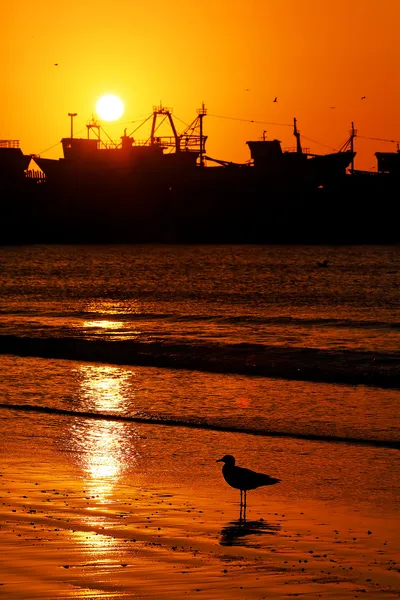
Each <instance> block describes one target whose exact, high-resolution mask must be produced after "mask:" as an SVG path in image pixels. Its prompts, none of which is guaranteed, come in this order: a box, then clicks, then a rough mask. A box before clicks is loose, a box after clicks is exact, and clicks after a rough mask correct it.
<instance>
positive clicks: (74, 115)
mask: <svg viewBox="0 0 400 600" xmlns="http://www.w3.org/2000/svg"><path fill="white" fill-rule="evenodd" d="M68 116H69V117H71V140H72V138H73V137H74V117H77V116H78V113H68Z"/></svg>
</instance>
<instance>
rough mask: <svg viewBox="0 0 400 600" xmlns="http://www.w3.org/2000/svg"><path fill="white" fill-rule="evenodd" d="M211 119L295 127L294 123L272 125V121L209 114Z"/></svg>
mask: <svg viewBox="0 0 400 600" xmlns="http://www.w3.org/2000/svg"><path fill="white" fill-rule="evenodd" d="M208 116H209V117H215V118H217V119H230V120H231V121H242V122H243V123H259V124H260V125H279V126H280V127H293V123H272V122H270V121H255V120H254V119H239V118H238V117H225V116H223V115H212V114H211V113H208Z"/></svg>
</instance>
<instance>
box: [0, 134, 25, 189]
mask: <svg viewBox="0 0 400 600" xmlns="http://www.w3.org/2000/svg"><path fill="white" fill-rule="evenodd" d="M31 158H32V157H31V156H30V155H28V154H23V152H22V150H21V148H20V147H19V140H0V177H1V179H2V180H4V179H7V180H13V181H16V180H19V179H23V178H25V172H26V170H27V169H28V166H29V163H30V162H31Z"/></svg>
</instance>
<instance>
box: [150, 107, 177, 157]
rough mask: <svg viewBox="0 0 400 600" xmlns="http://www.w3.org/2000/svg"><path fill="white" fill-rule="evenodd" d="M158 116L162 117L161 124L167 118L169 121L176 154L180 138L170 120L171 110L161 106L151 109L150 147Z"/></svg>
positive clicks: (153, 139) (153, 141) (153, 138)
mask: <svg viewBox="0 0 400 600" xmlns="http://www.w3.org/2000/svg"><path fill="white" fill-rule="evenodd" d="M158 115H163V116H164V119H163V121H162V122H164V120H165V119H166V118H168V120H169V124H170V125H171V129H172V133H173V134H174V138H175V152H176V153H178V152H180V150H181V147H180V138H179V136H178V134H177V131H176V129H175V123H174V121H173V119H172V115H171V109H170V108H164V107H163V106H162V105H161V104H160V106H154V107H153V123H152V125H151V136H150V140H151V142H150V143H151V145H152V146H153V145H154V143H155V139H156V137H155V132H156V122H157V116H158Z"/></svg>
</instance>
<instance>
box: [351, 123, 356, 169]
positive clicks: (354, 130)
mask: <svg viewBox="0 0 400 600" xmlns="http://www.w3.org/2000/svg"><path fill="white" fill-rule="evenodd" d="M356 135H357V130H356V129H354V123H353V121H352V122H351V129H350V151H351V152H352V154H353V157H352V159H351V171H350V172H351V174H352V175H353V174H354V138H355V137H356Z"/></svg>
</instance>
